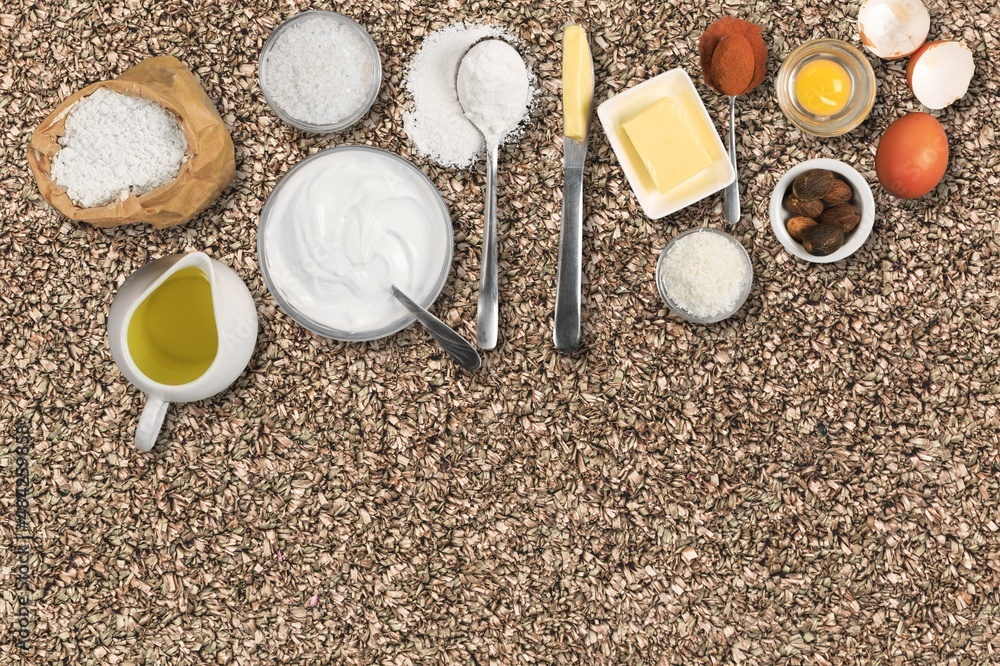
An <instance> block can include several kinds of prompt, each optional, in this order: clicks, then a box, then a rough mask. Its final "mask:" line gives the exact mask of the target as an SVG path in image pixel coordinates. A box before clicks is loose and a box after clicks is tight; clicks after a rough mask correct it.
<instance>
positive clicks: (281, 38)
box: [261, 14, 375, 125]
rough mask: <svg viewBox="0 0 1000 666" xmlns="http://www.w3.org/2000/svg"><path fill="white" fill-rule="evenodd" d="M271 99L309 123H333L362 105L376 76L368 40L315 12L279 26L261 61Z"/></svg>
mask: <svg viewBox="0 0 1000 666" xmlns="http://www.w3.org/2000/svg"><path fill="white" fill-rule="evenodd" d="M261 67H262V68H263V74H264V76H263V77H262V78H263V81H264V84H265V85H266V87H267V92H268V94H269V95H270V97H271V99H272V100H273V101H274V103H275V104H276V105H277V106H278V107H279V108H280V109H281V110H282V111H284V112H285V113H286V114H288V115H289V116H291V117H292V118H294V119H295V120H298V121H300V122H303V123H308V124H310V125H334V124H337V123H339V122H341V121H343V120H345V119H346V118H348V117H349V116H350V115H351V114H353V113H354V112H356V111H357V110H358V109H360V108H361V107H362V106H363V105H364V104H365V101H366V100H367V99H368V94H369V92H370V90H371V87H372V82H373V81H374V79H375V63H374V59H373V58H372V54H371V51H370V49H369V45H368V43H367V42H366V41H365V39H364V38H363V37H362V35H361V34H360V32H359V31H358V29H357V28H355V27H354V26H353V25H351V24H348V23H344V22H342V21H341V20H340V19H338V18H336V17H333V16H327V15H322V14H320V15H317V16H310V17H308V18H304V19H301V20H299V21H296V22H295V23H292V24H290V25H288V26H287V27H285V28H284V29H282V30H281V32H280V33H278V34H277V35H276V36H275V38H274V43H273V44H272V46H271V48H270V49H269V50H268V52H267V55H266V56H265V57H264V62H262V63H261Z"/></svg>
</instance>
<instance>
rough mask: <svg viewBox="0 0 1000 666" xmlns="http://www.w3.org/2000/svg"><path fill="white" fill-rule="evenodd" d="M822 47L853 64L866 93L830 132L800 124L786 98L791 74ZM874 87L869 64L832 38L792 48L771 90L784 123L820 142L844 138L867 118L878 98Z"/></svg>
mask: <svg viewBox="0 0 1000 666" xmlns="http://www.w3.org/2000/svg"><path fill="white" fill-rule="evenodd" d="M822 47H829V48H828V49H827V51H826V52H827V53H830V52H831V51H832V52H836V53H834V54H833V55H839V56H841V57H842V58H844V59H847V60H850V61H852V62H854V63H855V64H856V65H857V67H858V69H859V70H860V71H861V74H862V75H863V76H864V78H865V83H866V84H867V85H866V90H867V91H869V94H868V95H867V96H866V97H865V98H864V99H863V100H862V102H861V104H860V105H859V106H858V108H857V110H856V111H855V113H853V114H852V115H849V116H846V117H845V120H843V121H841V123H840V124H837V125H833V126H832V128H831V129H825V128H823V127H821V126H818V125H811V124H808V123H807V122H804V121H803V119H802V118H800V117H799V116H798V114H797V113H796V112H794V111H793V110H792V109H793V108H794V103H793V102H792V101H791V98H790V97H789V94H788V87H789V85H790V84H791V76H792V70H793V69H794V68H797V67H798V66H799V64H800V62H801V61H802V60H803V59H804V58H805V57H806V56H808V55H812V51H816V50H818V49H821V48H822ZM877 84H878V82H877V80H876V78H875V70H874V69H873V68H872V64H871V62H870V61H869V60H868V58H867V57H866V56H865V54H864V53H863V52H862V51H861V50H860V49H859V48H857V47H856V46H854V45H852V44H848V43H847V42H845V41H843V40H840V39H834V38H832V37H822V38H820V39H811V40H809V41H806V42H803V43H801V44H799V45H798V46H796V47H795V48H794V49H792V52H791V53H789V54H788V57H786V58H785V59H784V61H782V63H781V66H780V67H779V68H778V73H777V75H776V76H775V77H774V88H775V93H776V95H777V97H778V107H779V108H781V112H782V113H783V114H784V116H785V118H787V119H788V121H789V122H790V123H792V125H794V126H795V127H796V128H797V129H799V130H800V131H802V132H805V133H806V134H810V135H812V136H818V137H824V138H829V137H835V136H840V135H842V134H846V133H848V132H850V131H852V130H854V129H856V128H857V127H858V126H859V125H861V123H863V122H864V121H865V120H866V119H867V118H868V116H869V115H871V112H872V109H873V108H875V98H876V97H877V95H878V87H877Z"/></svg>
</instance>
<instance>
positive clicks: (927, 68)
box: [906, 41, 976, 110]
mask: <svg viewBox="0 0 1000 666" xmlns="http://www.w3.org/2000/svg"><path fill="white" fill-rule="evenodd" d="M975 72H976V65H975V63H974V62H973V61H972V51H970V50H969V47H967V46H966V45H965V44H962V43H960V42H943V41H941V42H928V43H927V44H924V45H923V46H922V47H920V49H919V50H918V51H917V52H916V53H914V54H913V57H912V58H910V62H909V64H908V65H907V66H906V82H907V83H908V84H909V86H910V90H912V91H913V96H914V97H916V98H917V101H919V102H920V103H921V104H923V105H924V106H926V107H927V108H928V109H934V110H937V109H943V108H944V107H946V106H950V105H951V104H953V103H954V102H956V101H958V100H960V99H962V98H963V97H965V93H967V92H968V91H969V84H970V83H971V82H972V76H973V75H974V74H975Z"/></svg>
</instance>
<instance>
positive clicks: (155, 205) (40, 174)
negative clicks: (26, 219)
mask: <svg viewBox="0 0 1000 666" xmlns="http://www.w3.org/2000/svg"><path fill="white" fill-rule="evenodd" d="M98 88H109V89H111V90H113V91H115V92H118V93H121V94H124V95H131V96H134V97H143V98H145V99H148V100H151V101H153V102H156V103H157V104H159V105H160V106H162V107H163V108H164V109H166V110H167V111H169V112H171V113H172V114H173V115H174V116H176V118H177V120H178V123H179V125H180V127H181V129H182V130H183V132H184V135H185V137H186V138H187V152H186V154H185V159H184V161H183V162H182V164H181V167H180V171H179V172H178V174H177V177H176V178H175V179H174V180H173V181H171V182H168V183H166V184H165V185H162V186H160V187H158V188H156V189H154V190H152V191H151V192H147V193H146V194H143V195H141V196H135V195H134V194H132V193H131V192H127V193H126V194H123V196H120V197H118V198H117V199H116V200H115V201H112V202H111V203H109V204H107V205H103V206H96V207H93V208H81V207H79V206H77V205H76V204H75V203H74V202H73V201H72V200H71V199H70V197H69V196H68V195H67V193H66V189H65V188H63V187H60V186H59V185H58V184H57V183H56V182H55V181H53V180H52V177H51V169H52V159H53V158H54V157H55V155H56V153H58V152H59V150H60V145H59V137H60V136H62V134H63V132H64V131H65V127H66V117H67V115H68V114H69V112H70V110H71V109H72V108H73V106H74V105H75V104H76V103H77V102H79V101H80V100H82V99H84V98H85V97H87V96H88V95H90V94H91V93H93V92H94V91H95V90H97V89H98ZM28 163H29V164H30V166H31V171H32V173H33V174H34V176H35V180H36V181H37V182H38V189H39V190H41V193H42V196H43V197H44V198H45V200H46V201H48V202H49V203H50V204H51V205H52V206H53V207H54V208H56V209H57V210H58V211H59V212H61V213H62V214H63V215H65V216H66V217H69V218H72V219H74V220H81V221H83V222H89V223H90V224H93V225H95V226H98V227H116V226H119V225H122V224H129V223H131V222H146V223H148V224H152V225H153V226H155V227H157V228H159V229H162V228H164V227H170V226H173V225H175V224H183V223H184V222H187V221H188V220H190V219H192V218H193V217H194V216H196V215H198V214H199V213H200V212H202V211H203V210H205V209H206V208H208V207H209V206H210V205H212V203H213V202H214V201H215V200H216V199H217V198H218V197H219V195H220V194H222V191H223V190H225V189H226V187H228V186H229V184H230V183H231V182H232V180H233V177H234V176H235V175H236V158H235V153H234V150H233V140H232V138H230V136H229V130H228V129H227V128H226V124H225V123H224V122H222V118H220V117H219V112H218V111H216V110H215V105H214V104H212V100H210V99H209V98H208V95H206V94H205V91H204V90H203V89H202V87H201V85H199V83H198V80H197V79H196V78H195V77H194V74H192V73H191V71H190V70H189V69H187V68H186V67H185V66H184V65H183V64H182V63H181V62H180V61H179V60H177V58H173V57H170V56H160V57H156V58H149V59H148V60H144V61H143V62H141V63H139V64H138V65H136V66H135V67H133V68H132V69H129V70H128V71H126V72H125V73H123V74H122V75H121V76H119V77H118V78H117V79H112V80H110V81H100V82H98V83H94V84H92V85H89V86H87V87H86V88H84V89H83V90H80V91H78V92H76V93H74V94H73V95H70V96H69V97H68V98H66V99H65V100H64V101H63V102H62V103H61V104H60V105H59V106H58V107H57V108H56V110H55V111H53V112H52V113H51V114H50V115H49V117H48V118H46V119H45V120H44V121H43V122H42V124H41V125H39V126H38V128H37V129H36V130H35V132H34V135H33V136H32V137H31V144H30V145H29V147H28Z"/></svg>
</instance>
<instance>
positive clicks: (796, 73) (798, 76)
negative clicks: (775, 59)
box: [775, 39, 875, 136]
mask: <svg viewBox="0 0 1000 666" xmlns="http://www.w3.org/2000/svg"><path fill="white" fill-rule="evenodd" d="M775 86H776V88H777V93H778V106H780V107H781V110H782V112H783V113H784V114H785V117H787V118H788V119H789V120H790V121H791V122H792V124H793V125H795V126H796V127H798V128H799V129H800V130H802V131H803V132H806V133H808V134H813V135H815V136H839V135H841V134H844V133H845V132H850V131H851V130H852V129H854V128H855V127H857V126H858V125H860V124H861V123H862V122H864V120H865V118H867V117H868V114H869V113H871V110H872V107H873V106H874V105H875V72H874V71H873V70H872V66H871V63H869V62H868V59H867V58H866V57H865V56H864V54H863V53H861V51H859V50H858V49H856V48H854V47H853V46H851V45H850V44H846V43H844V42H842V41H840V40H838V39H814V40H812V41H810V42H806V43H805V44H802V45H801V46H799V47H798V48H797V49H795V50H794V51H792V53H791V54H790V55H789V56H788V57H787V58H785V61H784V62H783V63H781V68H780V69H779V70H778V77H777V82H776V84H775Z"/></svg>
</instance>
